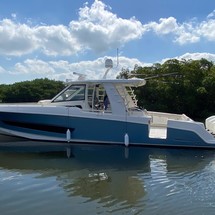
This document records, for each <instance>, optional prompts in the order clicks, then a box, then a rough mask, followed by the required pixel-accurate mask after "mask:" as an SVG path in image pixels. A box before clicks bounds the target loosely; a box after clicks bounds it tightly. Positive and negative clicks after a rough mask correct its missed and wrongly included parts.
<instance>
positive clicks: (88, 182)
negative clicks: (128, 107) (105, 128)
mask: <svg viewBox="0 0 215 215" xmlns="http://www.w3.org/2000/svg"><path fill="white" fill-rule="evenodd" d="M128 150H129V152H128V156H127V157H126V156H125V148H124V147H121V146H101V145H97V146H91V145H79V144H77V145H74V146H73V147H71V157H70V159H68V158H67V157H66V155H65V152H56V153H53V152H52V153H39V154H38V153H13V152H10V153H8V152H7V153H5V152H1V153H0V169H1V170H10V171H15V172H20V173H22V174H32V173H34V174H36V177H39V178H47V177H56V179H57V180H58V181H59V186H60V187H63V189H64V190H65V191H66V192H68V194H69V196H83V197H87V198H90V199H91V200H95V199H105V198H106V200H107V199H108V197H110V195H114V197H115V198H116V199H117V200H118V201H124V200H126V201H128V202H130V203H132V202H136V201H138V199H140V198H142V197H143V196H144V195H145V194H146V192H147V191H146V190H145V186H146V185H145V183H146V180H148V178H150V177H151V176H150V175H152V177H153V174H155V176H156V178H159V176H158V175H157V174H158V172H157V171H158V168H159V171H160V172H159V174H162V176H163V175H164V174H165V175H168V173H171V172H172V171H173V172H174V174H177V175H179V174H180V173H186V172H189V173H190V172H195V171H196V170H198V171H199V170H200V169H204V168H205V167H206V166H207V165H209V164H210V163H211V162H213V160H214V155H215V154H214V152H213V151H208V150H204V151H201V150H191V149H181V150H176V149H168V150H166V149H159V148H157V149H151V148H143V147H129V149H128ZM179 158H180V159H179ZM154 171H155V172H154ZM38 174H39V175H38ZM149 176H150V177H149Z"/></svg>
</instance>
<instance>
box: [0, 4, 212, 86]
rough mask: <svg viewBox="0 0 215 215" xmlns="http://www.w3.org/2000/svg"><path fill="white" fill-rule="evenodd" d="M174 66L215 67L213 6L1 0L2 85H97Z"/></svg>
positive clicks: (0, 63)
mask: <svg viewBox="0 0 215 215" xmlns="http://www.w3.org/2000/svg"><path fill="white" fill-rule="evenodd" d="M117 49H118V50H119V66H118V67H117V68H114V69H113V71H112V72H110V74H109V77H115V76H116V74H117V73H118V72H119V71H120V70H121V69H122V68H130V69H132V68H133V67H134V65H135V64H138V65H142V66H144V65H149V64H152V63H157V62H160V63H162V62H164V61H165V60H166V59H169V58H177V59H181V58H185V59H190V58H192V59H200V58H202V57H204V58H207V59H208V60H211V61H215V52H214V50H215V2H214V1H212V0H204V1H195V2H194V1H193V0H186V1H185V0H180V1H179V0H132V1H131V0H102V1H99V0H90V1H86V0H60V1H58V0H55V1H53V0H52V1H51V0H46V1H44V0H31V1H26V0H19V1H14V0H1V1H0V76H1V79H0V84H2V83H14V82H18V81H25V80H32V79H35V78H45V77H47V78H50V79H56V80H65V79H67V78H69V79H74V78H76V76H75V75H73V72H80V73H84V74H87V75H88V77H89V78H100V77H102V75H103V73H104V61H105V59H106V58H110V57H111V58H112V59H113V61H114V63H115V65H116V50H117Z"/></svg>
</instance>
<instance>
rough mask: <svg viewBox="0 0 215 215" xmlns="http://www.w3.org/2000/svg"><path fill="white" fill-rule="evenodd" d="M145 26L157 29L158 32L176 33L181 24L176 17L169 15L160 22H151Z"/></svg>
mask: <svg viewBox="0 0 215 215" xmlns="http://www.w3.org/2000/svg"><path fill="white" fill-rule="evenodd" d="M145 27H146V28H148V29H151V30H153V31H155V32H156V33H157V34H169V33H174V32H175V31H176V30H177V28H178V27H179V26H178V24H177V20H176V19H175V18H174V17H169V18H161V19H160V20H159V23H157V22H150V23H149V24H146V25H145Z"/></svg>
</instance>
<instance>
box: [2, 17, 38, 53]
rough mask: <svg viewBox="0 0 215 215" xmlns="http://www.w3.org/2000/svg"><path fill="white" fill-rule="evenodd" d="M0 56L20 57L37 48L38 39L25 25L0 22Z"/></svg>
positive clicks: (6, 21)
mask: <svg viewBox="0 0 215 215" xmlns="http://www.w3.org/2000/svg"><path fill="white" fill-rule="evenodd" d="M0 38H1V40H0V54H2V55H15V56H21V55H23V54H28V53H31V52H32V51H34V50H35V49H37V48H38V39H37V37H36V36H35V35H34V33H33V30H32V29H31V28H30V27H29V26H27V25H26V24H19V23H15V22H13V21H12V20H9V19H3V20H2V21H0Z"/></svg>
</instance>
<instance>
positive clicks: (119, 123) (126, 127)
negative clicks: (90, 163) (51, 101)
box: [0, 107, 215, 148]
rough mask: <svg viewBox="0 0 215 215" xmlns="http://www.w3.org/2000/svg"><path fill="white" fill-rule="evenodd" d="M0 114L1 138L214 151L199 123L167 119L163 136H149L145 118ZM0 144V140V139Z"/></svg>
mask: <svg viewBox="0 0 215 215" xmlns="http://www.w3.org/2000/svg"><path fill="white" fill-rule="evenodd" d="M34 110H35V111H34V112H32V109H31V112H29V109H28V108H24V107H23V108H22V109H20V110H19V111H16V112H15V111H13V112H12V111H8V112H7V111H4V112H0V132H1V133H3V134H4V136H5V137H4V138H9V139H10V138H11V140H13V139H15V138H23V140H24V139H25V140H26V139H28V140H36V141H48V142H64V143H72V142H75V143H94V144H120V145H126V146H128V145H138V146H146V145H147V146H159V147H195V148H215V138H214V137H213V136H212V135H211V134H209V133H208V132H207V131H206V130H205V129H204V127H203V126H202V124H200V123H195V122H183V121H177V122H176V121H174V120H172V121H171V120H170V121H169V122H168V124H167V127H166V128H165V129H166V135H165V136H154V137H150V124H149V118H147V117H144V116H142V117H136V118H135V117H129V116H128V117H126V118H125V117H124V116H122V117H119V116H118V117H115V118H114V116H112V115H111V114H110V115H107V114H106V115H105V114H101V113H88V114H81V112H80V111H77V110H76V109H75V111H74V112H73V111H72V110H73V109H70V108H66V107H60V108H59V109H57V108H53V107H52V108H51V107H47V108H45V107H37V108H35V109H34ZM0 141H1V139H0Z"/></svg>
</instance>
